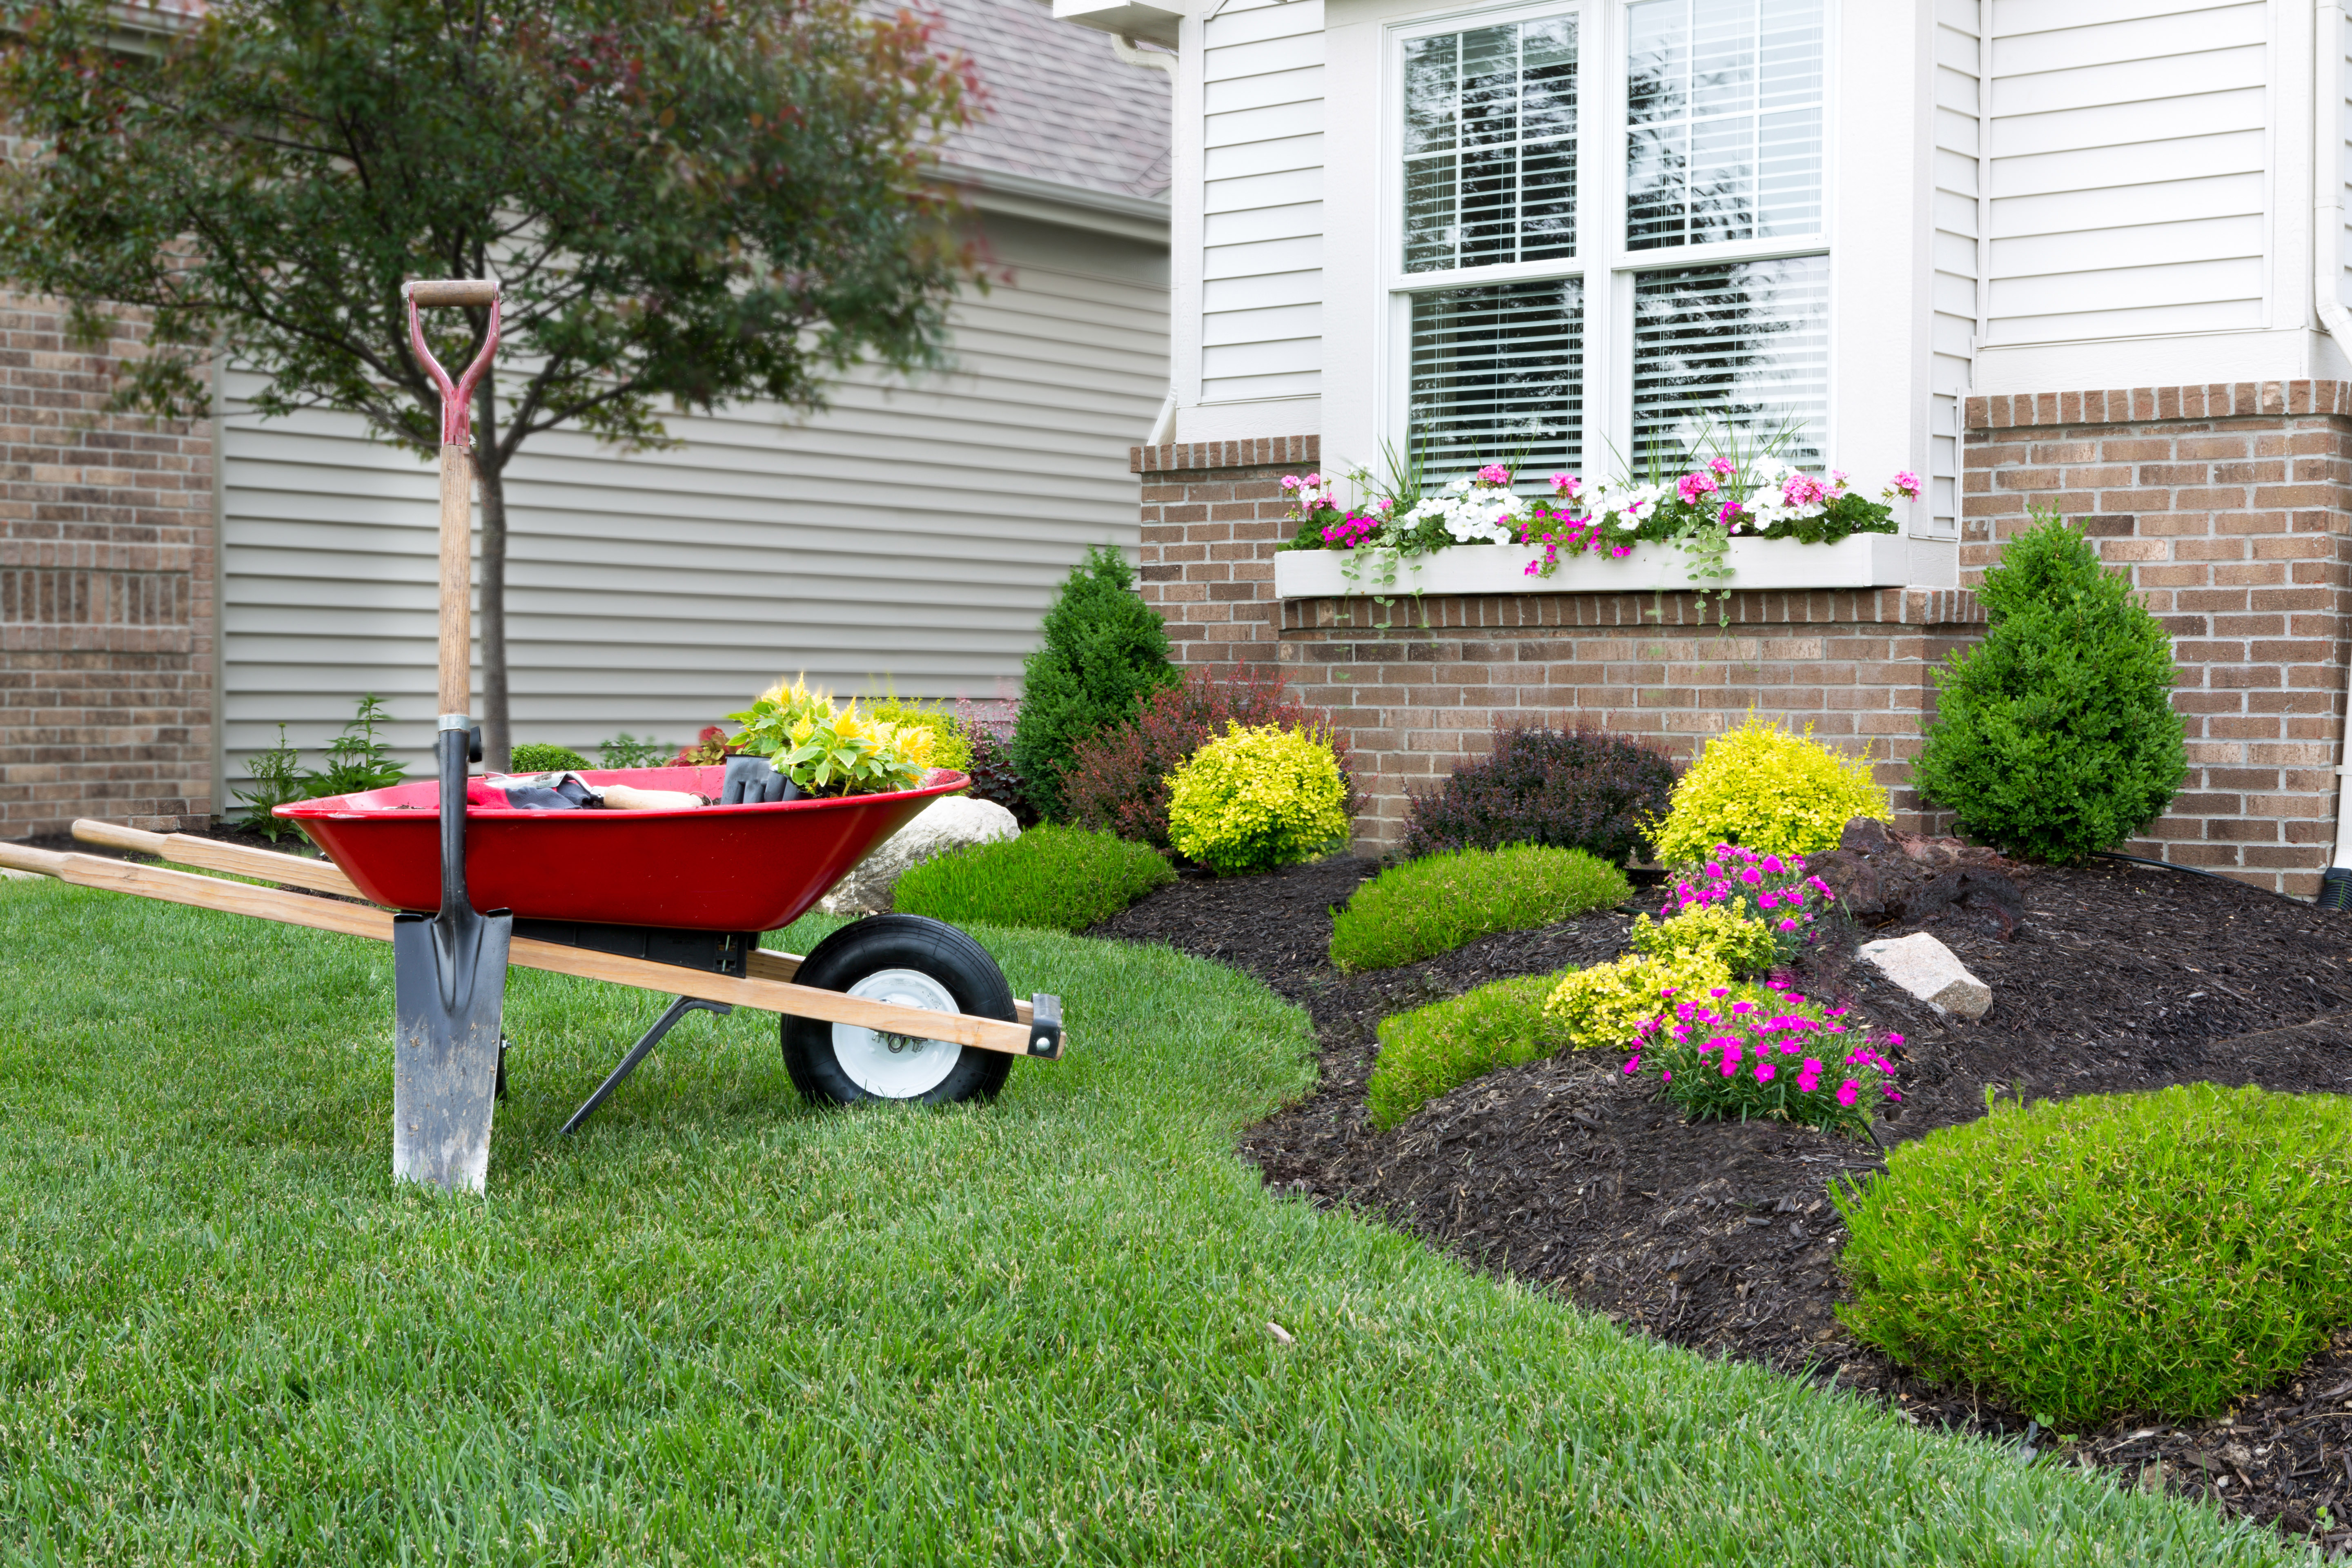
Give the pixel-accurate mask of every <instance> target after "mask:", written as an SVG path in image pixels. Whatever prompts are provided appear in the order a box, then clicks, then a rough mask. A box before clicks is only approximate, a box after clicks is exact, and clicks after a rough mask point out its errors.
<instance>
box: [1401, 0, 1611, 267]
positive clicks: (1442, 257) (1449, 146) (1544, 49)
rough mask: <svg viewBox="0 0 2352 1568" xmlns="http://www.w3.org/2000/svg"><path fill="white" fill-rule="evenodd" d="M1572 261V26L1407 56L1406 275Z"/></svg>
mask: <svg viewBox="0 0 2352 1568" xmlns="http://www.w3.org/2000/svg"><path fill="white" fill-rule="evenodd" d="M1575 254H1576V19H1575V18H1574V17H1572V16H1553V17H1549V18H1546V19H1544V20H1542V21H1536V22H1517V23H1512V24H1508V25H1506V26H1494V27H1478V28H1474V29H1472V30H1471V31H1468V32H1464V33H1448V34H1445V35H1444V36H1442V37H1433V38H1415V39H1412V41H1410V42H1408V43H1407V44H1406V45H1405V51H1404V269H1405V270H1406V271H1408V272H1427V271H1433V270H1444V269H1450V268H1458V267H1489V266H1494V265H1496V264H1497V263H1501V262H1512V261H1536V260H1544V259H1549V258H1561V257H1569V256H1573V255H1575Z"/></svg>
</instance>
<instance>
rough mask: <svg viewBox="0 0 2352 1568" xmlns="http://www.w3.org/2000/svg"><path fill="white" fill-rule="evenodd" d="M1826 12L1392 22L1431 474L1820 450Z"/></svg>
mask: <svg viewBox="0 0 2352 1568" xmlns="http://www.w3.org/2000/svg"><path fill="white" fill-rule="evenodd" d="M1823 4H1824V0H1581V3H1580V4H1572V5H1551V6H1534V7H1527V6H1522V7H1517V8H1515V9H1512V10H1508V11H1496V12H1493V13H1490V14H1487V15H1485V16H1475V17H1473V18H1469V19H1463V18H1460V17H1456V18H1454V19H1453V20H1450V21H1448V22H1444V23H1440V24H1417V25H1414V26H1410V27H1401V28H1398V29H1394V30H1393V31H1392V32H1391V48H1392V50H1393V51H1394V52H1393V57H1392V68H1391V69H1392V75H1391V82H1392V84H1393V90H1392V92H1391V103H1392V104H1393V105H1394V107H1393V109H1392V110H1391V116H1390V119H1391V135H1392V138H1393V142H1392V144H1393V147H1394V154H1393V157H1392V159H1391V171H1392V184H1391V192H1392V201H1391V211H1392V212H1393V214H1394V215H1395V218H1394V223H1393V226H1392V230H1391V233H1390V234H1388V235H1387V236H1385V237H1384V241H1383V242H1384V243H1385V244H1386V245H1388V246H1389V247H1391V250H1390V254H1391V266H1390V275H1389V279H1388V289H1389V294H1390V301H1391V313H1390V318H1389V320H1390V329H1389V341H1390V343H1391V353H1390V355H1389V363H1390V365H1391V399H1392V401H1391V409H1392V414H1391V419H1392V424H1391V432H1392V433H1393V434H1397V435H1401V436H1402V437H1403V439H1402V441H1400V442H1399V443H1398V445H1399V446H1400V447H1410V449H1411V450H1412V452H1413V453H1414V454H1416V455H1417V456H1419V457H1420V458H1421V459H1422V460H1423V464H1424V466H1425V468H1426V469H1427V471H1428V472H1429V473H1430V474H1431V475H1432V476H1433V477H1439V478H1443V477H1448V476H1451V475H1453V474H1455V473H1458V472H1460V471H1462V470H1463V469H1465V468H1469V467H1474V466H1476V465H1477V464H1480V463H1486V462H1513V463H1515V465H1516V466H1517V468H1518V470H1519V472H1520V473H1521V474H1522V475H1524V476H1527V477H1528V479H1530V480H1533V481H1536V482H1538V483H1539V482H1540V480H1541V479H1542V478H1543V477H1544V476H1547V475H1549V474H1550V473H1551V472H1553V471H1554V470H1555V469H1558V468H1567V469H1571V470H1582V469H1584V468H1587V467H1590V468H1592V469H1594V470H1595V471H1605V470H1607V469H1612V468H1618V467H1620V466H1630V467H1632V468H1634V469H1636V470H1646V469H1647V468H1649V467H1650V466H1651V464H1652V463H1653V462H1657V463H1660V464H1670V463H1672V462H1674V461H1675V460H1676V459H1677V458H1680V457H1682V456H1683V455H1684V454H1685V452H1687V451H1689V450H1690V449H1692V448H1693V447H1695V446H1696V444H1697V443H1698V442H1699V441H1700V440H1701V439H1702V437H1704V436H1705V435H1706V433H1707V432H1709V431H1710V430H1712V431H1714V432H1717V434H1718V435H1719V434H1720V433H1722V432H1723V431H1725V430H1726V428H1727V427H1732V428H1737V429H1739V430H1741V431H1742V432H1744V433H1745V434H1744V436H1743V437H1742V438H1743V440H1744V441H1749V442H1752V441H1753V440H1754V439H1755V438H1756V437H1760V436H1765V435H1770V434H1775V433H1779V432H1781V431H1784V430H1785V431H1786V432H1787V433H1788V440H1787V443H1786V445H1785V446H1784V447H1783V448H1782V455H1783V457H1784V458H1787V459H1789V460H1790V461H1796V462H1804V463H1817V462H1819V461H1820V460H1821V459H1822V456H1823V454H1824V450H1825V447H1826V444H1827V439H1828V428H1827V426H1828V415H1829V255H1828V247H1827V240H1826V231H1825V227H1824V216H1823V208H1824V190H1823V184H1824V182H1823V178H1822V142H1823V126H1822V110H1823V105H1824V97H1825V87H1826V83H1825V81H1824V79H1823V69H1822V46H1823V26H1822V6H1823ZM1400 348H1401V349H1402V353H1398V352H1396V351H1397V350H1398V349H1400Z"/></svg>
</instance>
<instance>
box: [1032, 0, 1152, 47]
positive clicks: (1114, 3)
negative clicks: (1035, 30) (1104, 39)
mask: <svg viewBox="0 0 2352 1568" xmlns="http://www.w3.org/2000/svg"><path fill="white" fill-rule="evenodd" d="M1054 20H1055V21H1056V22H1076V24H1077V25H1078V26H1081V27H1092V28H1094V29H1096V30H1097V32H1104V33H1116V34H1118V36H1119V37H1123V38H1133V39H1136V40H1137V41H1139V42H1141V43H1147V44H1158V45H1159V46H1160V47H1162V48H1165V49H1172V48H1174V47H1176V29H1177V28H1178V27H1179V26H1181V24H1182V23H1183V20H1184V14H1183V13H1182V12H1181V11H1177V10H1171V9H1170V8H1169V7H1167V6H1164V5H1139V4H1136V3H1135V0H1054Z"/></svg>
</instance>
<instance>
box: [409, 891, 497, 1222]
mask: <svg viewBox="0 0 2352 1568" xmlns="http://www.w3.org/2000/svg"><path fill="white" fill-rule="evenodd" d="M513 934H514V917H513V916H512V915H510V914H509V913H507V912H506V911H504V910H499V911H498V912H497V913H494V914H487V915H486V914H477V913H476V912H475V911H474V910H469V909H463V908H461V909H458V910H454V911H451V910H444V911H443V912H442V913H440V914H438V915H421V914H403V915H398V916H395V917H394V921H393V926H392V973H393V1010H394V1023H393V1036H392V1173H393V1175H394V1178H395V1179H397V1180H400V1181H408V1182H422V1183H424V1184H426V1185H427V1186H435V1187H440V1188H442V1189H443V1190H445V1191H447V1192H456V1191H458V1190H459V1189H461V1188H464V1189H467V1190H470V1191H473V1192H477V1193H478V1192H481V1191H482V1190H483V1189H484V1188H485V1186H486V1185H487V1184H488V1181H489V1174H490V1110H491V1107H492V1106H493V1105H495V1104H496V1103H497V1097H498V1083H499V1019H500V1015H501V1014H502V1013H503V1012H504V1010H505V1005H506V991H507V949H508V944H509V942H510V941H511V940H512V938H513Z"/></svg>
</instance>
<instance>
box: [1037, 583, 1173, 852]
mask: <svg viewBox="0 0 2352 1568" xmlns="http://www.w3.org/2000/svg"><path fill="white" fill-rule="evenodd" d="M1041 632H1042V635H1043V637H1044V640H1043V641H1042V642H1041V643H1040V644H1039V645H1038V647H1037V651H1036V652H1034V653H1033V654H1031V655H1030V656H1029V658H1028V662H1027V663H1026V664H1025V665H1024V666H1023V681H1022V689H1021V713H1020V717H1019V718H1017V719H1016V720H1014V721H1013V748H1012V749H1013V766H1014V767H1015V768H1017V769H1019V770H1020V773H1021V779H1022V784H1023V786H1024V788H1025V789H1027V791H1028V792H1029V798H1030V801H1031V804H1033V805H1035V806H1036V808H1037V811H1038V814H1039V815H1040V816H1046V817H1052V818H1059V817H1060V816H1063V815H1064V812H1063V805H1062V774H1063V773H1064V772H1066V770H1067V769H1068V767H1069V765H1070V758H1071V753H1072V752H1074V751H1075V750H1076V747H1077V744H1078V742H1081V741H1084V740H1085V739H1087V737H1088V736H1089V735H1092V734H1094V733H1096V732H1097V731H1100V730H1103V729H1105V728H1107V727H1108V726H1110V725H1112V724H1118V723H1123V722H1125V721H1127V720H1128V719H1129V718H1132V717H1133V716H1134V713H1135V710H1136V706H1137V704H1138V703H1139V702H1141V701H1142V700H1143V699H1144V698H1146V697H1149V696H1150V694H1151V693H1153V692H1155V691H1157V690H1159V689H1160V688H1162V687H1164V686H1172V685H1174V684H1175V682H1176V669H1175V667H1174V666H1173V665H1171V664H1170V663H1169V662H1168V628H1167V626H1165V625H1163V624H1162V623H1161V621H1160V616H1159V613H1158V612H1157V611H1155V610H1153V609H1152V608H1151V606H1150V605H1147V604H1145V603H1144V602H1143V600H1142V597H1141V596H1140V595H1138V594H1137V593H1136V591H1135V573H1134V571H1133V570H1132V569H1131V568H1130V567H1129V565H1128V563H1127V557H1125V556H1123V555H1121V554H1120V553H1119V552H1118V551H1116V550H1113V549H1111V548H1110V547H1109V546H1108V545H1097V546H1096V547H1095V548H1093V549H1092V550H1089V551H1088V552H1087V558H1086V559H1085V560H1084V561H1081V562H1080V563H1078V564H1077V566H1076V568H1074V569H1073V570H1072V571H1071V573H1070V575H1069V579H1068V581H1066V582H1065V583H1064V584H1062V591H1061V593H1060V595H1057V596H1056V597H1055V600H1054V603H1053V606H1052V607H1051V608H1049V609H1048V610H1047V611H1046V612H1045V625H1044V626H1043V627H1042V628H1041Z"/></svg>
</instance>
